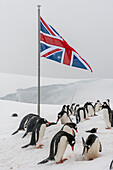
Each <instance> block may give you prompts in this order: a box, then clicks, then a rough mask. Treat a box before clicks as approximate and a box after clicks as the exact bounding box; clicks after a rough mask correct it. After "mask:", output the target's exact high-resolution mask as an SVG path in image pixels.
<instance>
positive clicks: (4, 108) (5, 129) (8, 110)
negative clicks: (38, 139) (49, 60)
mask: <svg viewBox="0 0 113 170" xmlns="http://www.w3.org/2000/svg"><path fill="white" fill-rule="evenodd" d="M0 81H1V83H0V97H1V96H4V95H6V94H9V93H14V92H16V89H19V88H29V87H32V86H35V85H36V84H37V80H36V78H35V77H31V76H21V75H10V74H3V73H0ZM72 82H76V85H77V88H76V93H75V98H73V102H77V103H78V102H81V103H82V104H84V102H86V101H89V100H91V101H93V102H95V101H96V100H97V99H99V100H100V101H101V102H103V101H104V100H105V99H106V98H109V99H110V100H111V108H113V103H112V102H113V94H112V91H113V80H112V79H111V80H107V79H106V80H102V79H101V80H98V79H97V81H95V80H94V81H93V79H91V81H90V80H88V81H87V80H86V81H85V80H82V81H78V80H64V79H50V78H48V79H47V78H42V79H41V85H51V84H60V83H61V84H67V83H72ZM64 96H65V93H64ZM53 99H54V98H52V100H53ZM61 107H62V105H44V104H42V105H41V117H45V118H46V119H47V120H48V121H56V119H57V113H58V112H60V110H61ZM14 112H16V113H18V115H19V117H11V115H12V113H14ZM36 112H37V105H35V104H25V103H19V102H11V101H2V100H0V115H1V118H0V170H9V169H14V170H37V169H38V170H45V169H47V170H48V169H50V170H57V169H59V170H61V169H65V170H69V169H70V170H108V169H109V165H110V162H111V160H112V159H113V129H111V130H106V129H105V123H104V120H103V112H102V111H100V112H99V113H98V116H96V117H92V118H90V120H87V121H84V122H82V123H80V124H79V125H78V133H77V135H76V145H75V150H74V152H72V150H71V148H70V146H68V147H67V149H66V152H65V155H64V157H66V158H68V160H67V161H65V162H64V163H63V164H60V165H56V164H55V162H54V161H52V162H49V163H47V164H44V165H37V163H38V162H40V161H42V160H43V159H45V158H47V157H48V154H49V145H50V142H51V139H52V137H53V136H54V135H55V134H56V133H57V132H58V131H59V130H60V129H61V127H62V125H61V124H60V122H59V123H58V124H57V125H54V126H50V127H48V128H46V132H45V135H44V139H43V142H42V143H43V144H44V147H43V149H36V147H28V148H26V149H22V148H21V147H22V146H24V145H26V144H28V143H29V141H30V134H29V135H27V136H26V137H25V138H23V139H22V136H23V134H24V132H18V133H17V134H15V135H14V136H12V135H11V134H12V133H13V132H14V131H15V130H17V128H18V126H19V124H20V121H21V120H22V118H23V117H24V116H25V115H26V114H28V113H36ZM94 127H97V128H99V129H98V133H97V135H98V136H99V139H100V141H101V143H102V153H100V154H99V157H98V158H97V159H95V160H92V161H84V160H83V157H82V151H83V146H82V137H84V138H85V139H86V138H87V136H88V134H87V133H86V132H85V131H86V130H89V129H91V128H94Z"/></svg>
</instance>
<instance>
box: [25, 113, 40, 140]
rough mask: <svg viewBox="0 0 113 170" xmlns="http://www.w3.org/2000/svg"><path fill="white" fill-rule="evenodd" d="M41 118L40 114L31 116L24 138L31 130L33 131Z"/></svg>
mask: <svg viewBox="0 0 113 170" xmlns="http://www.w3.org/2000/svg"><path fill="white" fill-rule="evenodd" d="M39 119H40V116H39V115H37V116H34V117H33V118H31V119H30V120H29V122H28V125H27V129H26V133H25V134H24V135H23V137H22V138H24V137H25V136H26V135H27V134H28V133H29V132H32V130H33V128H34V127H35V124H36V122H37V121H38V120H39Z"/></svg>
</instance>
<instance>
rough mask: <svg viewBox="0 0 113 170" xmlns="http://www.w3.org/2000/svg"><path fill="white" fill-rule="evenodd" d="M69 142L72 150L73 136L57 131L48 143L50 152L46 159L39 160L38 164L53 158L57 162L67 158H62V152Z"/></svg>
mask: <svg viewBox="0 0 113 170" xmlns="http://www.w3.org/2000/svg"><path fill="white" fill-rule="evenodd" d="M68 144H70V145H71V147H72V150H74V145H75V138H74V136H72V135H71V134H69V133H67V132H64V131H59V132H58V133H57V134H56V135H55V136H54V137H53V138H52V141H51V144H50V154H49V157H48V158H47V159H44V160H43V161H41V162H39V163H38V164H44V163H47V162H49V161H50V160H51V161H52V160H55V162H56V163H57V164H60V163H63V162H64V161H65V160H67V159H63V155H64V152H65V150H66V148H67V145H68Z"/></svg>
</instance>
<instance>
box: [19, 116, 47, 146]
mask: <svg viewBox="0 0 113 170" xmlns="http://www.w3.org/2000/svg"><path fill="white" fill-rule="evenodd" d="M49 123H50V122H48V121H47V120H46V119H44V118H40V119H39V121H38V122H37V123H36V125H35V127H34V129H33V131H32V135H31V141H30V143H29V144H28V145H25V146H23V147H22V148H27V147H28V146H30V145H36V146H37V149H42V146H43V145H42V144H41V141H42V139H43V136H44V133H45V129H46V126H48V124H49Z"/></svg>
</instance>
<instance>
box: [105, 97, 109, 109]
mask: <svg viewBox="0 0 113 170" xmlns="http://www.w3.org/2000/svg"><path fill="white" fill-rule="evenodd" d="M105 102H106V103H107V105H108V106H109V107H110V99H106V101H105Z"/></svg>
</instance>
